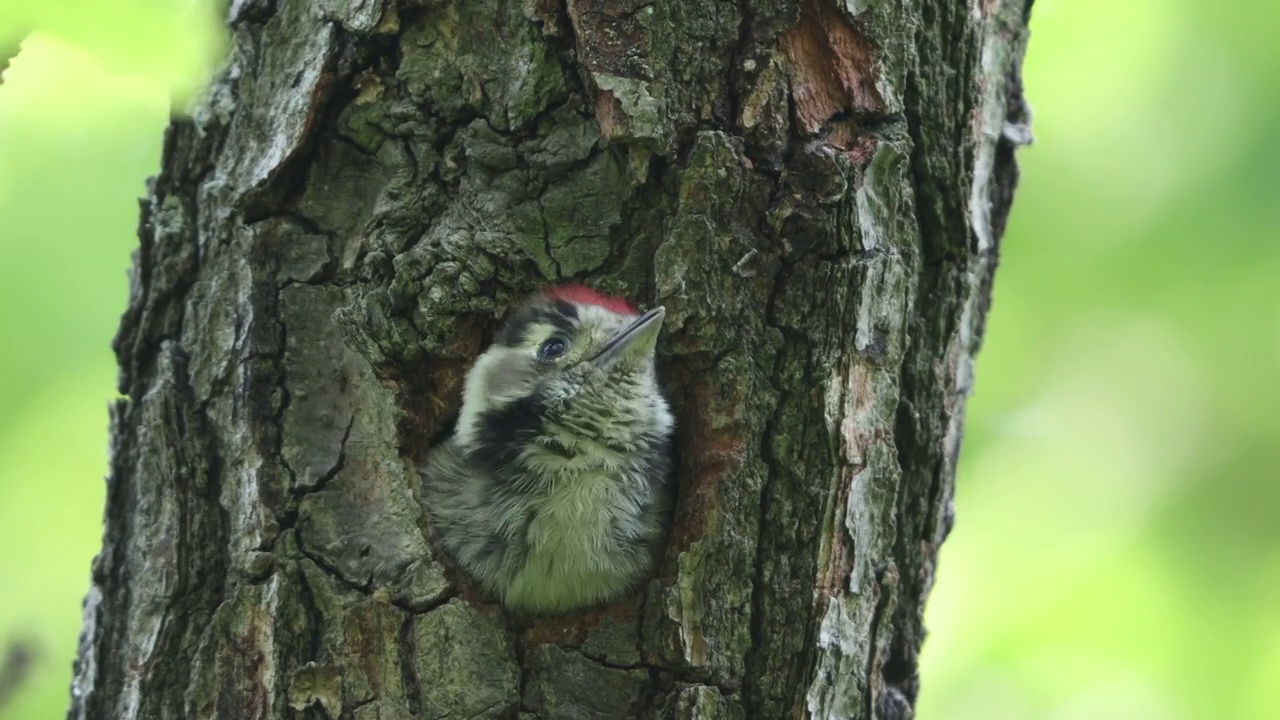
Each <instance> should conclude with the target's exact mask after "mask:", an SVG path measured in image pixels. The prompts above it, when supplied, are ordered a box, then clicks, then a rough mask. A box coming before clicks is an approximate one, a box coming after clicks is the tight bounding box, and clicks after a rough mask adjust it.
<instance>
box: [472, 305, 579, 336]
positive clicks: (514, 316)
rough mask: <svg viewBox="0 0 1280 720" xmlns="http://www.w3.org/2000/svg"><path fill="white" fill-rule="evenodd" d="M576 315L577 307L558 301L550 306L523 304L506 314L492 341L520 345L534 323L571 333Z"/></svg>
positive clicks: (567, 333) (566, 333)
mask: <svg viewBox="0 0 1280 720" xmlns="http://www.w3.org/2000/svg"><path fill="white" fill-rule="evenodd" d="M577 317H578V311H577V308H575V307H574V306H572V305H570V304H569V303H564V302H560V303H556V305H554V306H551V307H548V306H546V305H525V306H522V307H519V308H516V309H515V310H512V311H511V312H510V313H509V314H508V315H507V318H506V319H505V320H503V322H502V325H501V326H500V327H499V328H498V332H497V333H495V334H494V336H493V341H494V342H495V343H497V344H499V345H506V346H508V347H516V346H518V345H522V344H524V343H525V342H527V341H528V340H529V332H530V330H531V329H532V328H533V327H534V326H536V325H550V326H552V327H554V328H555V329H556V330H557V331H558V332H561V333H564V334H565V335H571V334H572V333H573V330H574V322H573V321H574V320H576V319H577Z"/></svg>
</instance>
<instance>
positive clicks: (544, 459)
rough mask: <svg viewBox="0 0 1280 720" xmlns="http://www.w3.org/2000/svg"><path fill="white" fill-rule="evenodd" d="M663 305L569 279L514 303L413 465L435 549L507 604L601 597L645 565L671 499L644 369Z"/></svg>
mask: <svg viewBox="0 0 1280 720" xmlns="http://www.w3.org/2000/svg"><path fill="white" fill-rule="evenodd" d="M664 315H665V311H664V310H663V308H661V307H659V308H655V309H653V310H650V311H649V312H647V313H644V314H639V313H637V312H636V311H635V310H634V309H632V307H631V306H630V305H628V304H627V303H626V301H623V300H619V299H617V298H610V297H607V296H604V295H601V294H599V293H596V292H595V291H593V290H588V289H587V288H583V287H578V286H572V287H562V288H555V289H552V290H549V291H547V292H544V293H541V294H539V295H536V296H534V297H533V298H531V299H530V300H529V301H527V302H526V303H525V304H524V305H522V306H520V307H519V308H517V309H516V310H514V311H513V312H512V313H511V314H510V315H509V316H508V318H507V319H506V320H505V322H504V323H503V324H502V326H501V328H500V329H499V331H498V333H497V335H496V336H495V338H494V342H493V345H492V346H490V347H489V348H488V349H487V350H485V352H484V353H483V354H481V355H480V357H479V358H478V359H477V360H476V362H475V364H474V366H472V368H471V370H470V372H469V373H468V374H467V381H466V387H465V389H464V391H463V398H462V412H461V414H460V416H459V418H458V424H457V427H456V429H455V430H454V433H453V436H452V437H450V438H449V439H448V440H447V441H445V442H444V443H442V444H440V445H439V446H437V447H435V448H433V449H432V450H431V452H430V454H429V455H428V457H427V460H426V464H425V466H424V468H423V471H422V472H423V479H424V485H425V488H426V492H425V499H426V503H427V512H428V515H429V517H430V519H431V523H432V527H433V529H434V531H435V533H436V534H437V537H438V538H439V539H440V541H441V543H442V544H443V546H444V548H445V550H446V551H447V552H448V553H449V554H450V555H451V556H452V558H453V560H454V561H455V562H456V563H457V564H458V565H459V566H461V567H462V568H463V569H464V570H466V571H467V573H468V574H470V575H471V576H472V577H474V578H475V579H476V580H478V581H479V582H480V584H481V585H482V586H483V587H484V588H485V589H487V590H488V591H489V592H491V593H493V594H495V595H497V596H498V597H499V598H500V599H501V600H502V602H503V604H504V605H506V606H507V607H509V608H512V609H515V610H522V611H528V612H535V613H550V612H563V611H568V610H573V609H576V608H583V607H587V606H591V605H596V604H599V603H603V602H605V601H608V600H611V599H613V598H615V597H617V596H619V595H622V594H625V593H627V592H628V591H630V590H632V589H633V588H635V586H636V585H637V584H638V582H639V581H640V580H641V579H642V578H643V577H644V576H645V575H646V574H647V573H648V572H649V570H650V568H651V567H652V565H653V562H654V559H655V557H656V555H657V552H658V550H659V548H660V545H661V543H662V541H663V538H664V536H665V534H666V526H667V524H668V518H669V514H670V508H671V499H672V484H671V480H670V470H671V459H670V448H671V435H672V431H673V429H674V419H673V418H672V415H671V410H670V406H669V405H668V403H667V400H666V397H665V396H664V395H663V393H662V390H661V389H660V387H659V385H658V381H657V375H656V372H655V369H654V348H655V345H656V342H657V338H658V332H659V330H660V329H661V327H662V320H663V317H664Z"/></svg>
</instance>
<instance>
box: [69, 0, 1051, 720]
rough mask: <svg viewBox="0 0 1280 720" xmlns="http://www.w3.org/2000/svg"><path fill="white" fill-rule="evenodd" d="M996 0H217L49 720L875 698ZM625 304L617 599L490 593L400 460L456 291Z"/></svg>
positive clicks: (476, 317) (910, 641)
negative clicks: (590, 297) (649, 430)
mask: <svg viewBox="0 0 1280 720" xmlns="http://www.w3.org/2000/svg"><path fill="white" fill-rule="evenodd" d="M1029 5H1030V2H1029V1H1028V0H972V1H971V2H966V3H958V2H948V1H947V0H875V1H871V0H868V1H866V2H859V1H856V0H845V1H844V2H838V0H799V1H798V2H796V1H794V0H738V2H726V1H725V0H668V1H666V2H658V3H646V2H641V1H640V0H567V3H560V2H557V1H556V0H466V1H465V2H464V1H463V0H399V2H398V3H397V2H396V0H275V2H272V1H271V0H234V1H233V2H232V3H231V8H230V11H229V14H230V18H229V22H230V25H231V28H232V42H231V48H230V54H229V57H228V59H227V61H226V64H225V66H224V67H223V68H222V69H221V70H220V72H219V73H218V75H217V77H216V79H215V81H214V82H213V84H212V87H211V89H210V91H209V93H208V96H207V98H206V99H205V100H204V101H203V102H202V103H201V104H200V105H199V106H198V107H197V108H196V109H195V111H194V114H193V116H192V117H190V118H188V119H179V120H175V121H174V122H173V124H172V126H171V127H170V128H169V131H168V134H167V136H166V138H165V152H164V161H163V168H162V170H161V173H160V175H159V176H158V177H157V178H156V179H155V180H154V183H153V185H152V186H151V188H150V191H149V196H148V198H147V199H146V200H145V201H144V202H143V213H142V215H143V217H142V226H141V230H140V233H139V235H140V239H141V247H140V249H139V251H138V254H137V258H136V267H135V270H134V273H133V276H132V291H131V297H130V301H129V307H128V309H127V311H126V312H125V314H124V317H123V320H122V323H121V328H120V332H119V335H118V337H117V339H116V344H115V349H116V352H117V354H118V356H119V361H120V368H121V371H120V392H121V393H122V395H123V396H124V397H123V398H122V399H120V400H119V401H118V402H117V403H116V404H115V406H114V408H113V412H112V458H111V470H110V477H109V480H108V484H109V489H108V496H107V507H106V516H105V517H106V530H105V536H104V541H103V549H102V552H101V553H100V554H99V556H98V557H97V559H96V560H95V562H94V566H93V580H92V586H91V589H90V591H89V594H88V598H87V600H86V603H85V612H84V630H83V634H82V637H81V640H80V651H79V659H78V661H77V663H76V672H75V679H74V682H73V688H72V690H73V698H74V702H73V707H72V710H71V717H72V718H85V719H90V718H91V719H94V720H97V719H105V718H113V719H116V720H128V719H131V718H148V719H150V718H184V719H185V718H192V719H194V718H236V719H238V720H251V719H253V718H285V717H295V716H296V717H308V718H325V717H328V718H356V719H358V720H373V719H376V718H381V719H383V720H390V719H403V718H418V719H420V720H427V719H429V718H445V717H448V718H525V719H528V718H542V719H544V720H553V719H558V718H610V719H612V718H687V719H690V720H692V719H694V718H698V719H702V720H727V719H729V718H733V719H747V718H751V719H759V720H779V719H780V718H801V717H813V718H867V719H870V718H905V717H910V716H911V715H912V714H913V710H912V706H913V703H914V700H915V697H916V691H917V685H918V681H917V675H916V656H917V652H918V650H919V647H920V643H921V640H922V638H923V634H924V631H923V628H922V624H921V611H922V605H923V603H924V600H925V598H926V595H927V593H928V590H929V586H930V582H931V579H932V576H933V567H934V562H935V559H936V556H937V551H938V547H939V545H940V543H941V542H942V540H943V538H944V537H945V535H946V534H947V531H948V529H949V527H950V525H951V517H952V513H951V509H950V508H951V492H952V481H953V476H954V470H955V458H956V453H957V451H958V448H959V443H960V434H961V424H962V411H963V405H964V399H965V396H966V393H967V392H968V389H969V387H970V383H971V380H972V365H973V356H974V353H975V352H976V350H977V348H978V344H979V341H980V339H981V336H982V328H983V317H984V315H985V313H986V309H987V304H988V298H989V293H990V287H991V278H992V272H993V270H994V267H995V261H996V250H997V244H998V239H999V237H1000V235H1001V234H1002V232H1003V228H1004V221H1005V217H1006V215H1007V213H1008V210H1009V204H1010V202H1011V199H1012V191H1013V187H1014V184H1015V181H1016V175H1017V171H1016V166H1015V164H1014V158H1013V151H1014V146H1015V145H1017V144H1019V143H1021V142H1025V140H1026V137H1027V129H1026V124H1025V123H1026V118H1025V117H1024V116H1025V108H1024V106H1023V103H1022V97H1021V86H1020V79H1019V65H1020V63H1021V57H1022V52H1023V47H1024V44H1025V40H1026V15H1027V13H1028V11H1029ZM565 280H573V281H577V282H587V283H589V284H592V285H594V286H597V287H601V288H603V289H605V290H608V291H613V292H616V293H620V294H624V295H626V296H628V297H631V298H633V299H636V300H638V301H640V302H641V304H644V305H646V306H650V305H655V304H661V305H664V306H666V308H667V311H668V312H667V321H666V323H665V327H664V330H663V337H662V339H661V341H660V365H659V366H660V372H661V374H662V376H663V378H664V381H665V383H666V384H667V386H668V387H669V388H670V389H671V391H672V396H673V398H674V401H675V406H676V412H677V417H678V422H679V434H678V453H679V458H678V463H677V464H678V480H679V488H680V500H679V507H678V510H677V514H676V518H675V520H674V528H673V533H672V538H671V541H670V543H669V547H668V549H667V552H666V554H665V558H664V561H663V563H662V565H661V567H660V569H659V571H658V572H657V574H656V576H655V577H654V578H653V579H652V580H651V581H650V582H649V583H648V584H647V586H646V587H645V588H644V589H643V591H641V592H639V593H637V594H636V596H634V597H631V598H627V599H625V600H623V601H619V602H617V603H615V604H613V605H612V606H610V607H608V608H603V609H599V610H595V611H591V612H586V613H577V614H573V615H568V616H563V617H551V618H529V617H521V616H516V615H513V614H510V613H506V612H503V611H502V610H501V609H500V608H498V607H495V606H494V605H493V604H492V602H490V601H489V600H488V599H486V598H484V597H481V596H479V595H478V594H477V593H476V592H475V591H474V590H473V588H472V587H471V585H470V584H469V583H468V581H467V580H466V579H465V578H464V577H459V576H458V575H457V574H456V573H455V572H454V571H453V570H451V569H450V568H449V567H448V566H447V564H446V563H445V562H444V561H443V558H442V556H441V555H440V554H439V553H438V552H437V551H436V550H435V549H434V548H433V547H432V546H431V543H430V541H429V540H428V537H429V535H428V533H427V528H426V526H425V520H424V514H423V510H422V507H421V504H420V501H419V498H420V492H419V491H420V483H421V480H420V478H419V476H418V474H417V472H416V469H415V464H416V461H418V460H419V459H421V458H422V457H423V454H424V451H425V450H426V449H427V448H428V447H429V446H430V444H431V443H432V442H433V441H434V440H435V439H437V438H438V437H439V435H440V433H441V432H442V431H443V430H445V429H447V426H448V423H449V421H450V418H451V417H452V416H453V414H454V413H456V411H457V408H458V405H459V402H460V390H461V382H462V379H463V374H464V372H465V370H466V368H467V366H468V362H469V361H470V360H471V359H472V358H474V357H475V356H476V355H477V354H478V353H479V352H480V351H481V350H482V349H483V348H484V346H485V344H486V343H487V341H488V338H489V334H490V332H491V330H492V328H493V318H494V315H495V314H496V313H499V312H501V310H502V309H504V308H505V307H507V306H509V304H510V303H512V302H513V301H515V300H517V299H519V298H520V297H521V296H523V295H524V294H525V293H528V292H530V291H533V290H535V289H537V288H539V287H542V286H545V285H547V284H551V283H557V282H562V281H565Z"/></svg>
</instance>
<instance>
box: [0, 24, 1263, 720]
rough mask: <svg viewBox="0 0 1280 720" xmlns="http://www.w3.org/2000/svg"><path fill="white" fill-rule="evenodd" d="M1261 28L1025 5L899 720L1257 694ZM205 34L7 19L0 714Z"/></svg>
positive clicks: (76, 578)
mask: <svg viewBox="0 0 1280 720" xmlns="http://www.w3.org/2000/svg"><path fill="white" fill-rule="evenodd" d="M193 8H194V10H193ZM1277 20H1280V5H1277V4H1276V3H1274V2H1267V1H1264V0H1253V1H1252V2H1244V3H1226V4H1223V3H1213V2H1210V1H1209V0H1134V1H1132V2H1126V3H1113V2H1108V1H1107V0H1070V2H1068V0H1039V2H1037V3H1036V5H1035V9H1034V17H1033V20H1032V28H1033V38H1032V41H1031V46H1030V51H1029V55H1028V58H1027V63H1026V84H1027V92H1028V96H1029V98H1030V100H1031V103H1032V105H1033V107H1034V109H1035V111H1036V119H1035V126H1034V127H1035V134H1036V145H1034V146H1033V147H1031V148H1029V149H1027V150H1025V151H1024V152H1023V154H1022V155H1021V159H1022V165H1023V180H1022V186H1021V189H1020V191H1019V194H1018V200H1017V202H1016V203H1015V207H1014V212H1013V217H1012V220H1011V225H1010V228H1009V232H1008V235H1007V237H1006V242H1005V246H1004V253H1003V256H1002V262H1001V268H1000V272H999V274H998V278H997V282H996V290H995V304H994V309H993V311H992V314H991V317H990V322H989V324H988V330H987V345H986V348H985V350H984V351H983V354H982V357H981V360H980V362H979V365H978V385H977V392H976V395H975V397H974V398H973V400H972V402H971V405H970V412H969V422H968V433H967V439H966V445H965V449H964V453H963V455H962V463H961V465H962V466H961V471H960V478H959V489H958V494H957V502H956V504H957V513H958V524H957V527H956V531H955V532H954V533H953V535H952V537H951V539H950V540H949V541H948V543H947V545H946V546H945V547H944V549H943V552H942V561H941V567H940V571H939V577H938V584H937V585H936V587H935V590H934V595H933V599H932V601H931V604H930V609H929V621H930V622H929V625H930V628H931V631H932V634H931V636H930V640H929V643H928V645H927V647H926V650H925V652H924V654H923V657H922V663H923V667H922V677H923V688H924V689H923V693H922V696H921V699H920V717H922V718H926V719H927V718H946V719H947V720H969V719H974V720H977V719H979V718H981V719H983V720H986V719H988V718H999V719H1000V720H1020V719H1023V718H1026V719H1031V718H1054V719H1055V720H1065V719H1068V718H1070V719H1076V718H1079V719H1081V720H1085V719H1087V720H1095V719H1097V718H1102V719H1104V720H1106V719H1109V718H1117V719H1118V718H1125V719H1128V718H1142V719H1144V720H1148V719H1150V720H1166V719H1167V720H1191V719H1199V718H1205V719H1206V720H1207V719H1209V718H1214V719H1216V718H1241V719H1244V720H1254V719H1257V720H1263V719H1264V718H1270V717H1273V716H1274V714H1275V712H1276V710H1277V707H1280V691H1277V689H1276V687H1277V685H1276V678H1280V651H1278V650H1277V648H1280V612H1277V610H1276V608H1277V607H1280V544H1277V543H1276V537H1277V519H1276V518H1277V516H1276V510H1275V508H1276V507H1277V506H1280V482H1277V478H1276V471H1275V468H1277V467H1280V443H1277V442H1276V438H1277V437H1280V415H1278V414H1277V413H1276V412H1275V410H1274V408H1275V407H1276V402H1277V400H1280V392H1278V391H1280V372H1278V371H1280V306H1278V305H1277V301H1276V292H1275V288H1276V287H1277V278H1278V277H1280V244H1277V237H1276V235H1277V228H1280V206H1278V205H1277V204H1276V203H1275V198H1274V195H1275V192H1276V190H1275V189H1276V188H1277V187H1280V153H1278V152H1277V149H1278V148H1280V144H1278V143H1277V142H1276V141H1275V139H1274V138H1273V135H1272V128H1273V127H1274V126H1275V125H1276V124H1277V122H1280V65H1277V64H1276V63H1275V62H1274V61H1273V56H1274V47H1273V46H1274V40H1273V37H1272V36H1273V34H1274V28H1275V27H1276V25H1277ZM215 28H216V18H215V17H214V16H213V13H212V12H211V5H210V4H209V3H203V4H202V3H191V2H186V1H184V0H165V1H160V0H148V1H147V2H142V1H141V0H93V1H92V2H90V0H80V1H79V2H74V1H72V0H60V1H58V2H50V1H49V0H17V1H16V2H15V1H14V0H6V1H5V2H4V3H3V6H2V7H0V50H2V49H3V48H5V47H7V46H11V45H12V43H13V42H14V41H15V40H16V39H18V38H21V37H23V36H27V33H28V32H29V31H31V30H32V29H35V30H36V32H35V34H32V35H30V36H27V40H26V42H25V44H24V46H23V50H22V53H21V54H20V55H19V56H18V57H16V58H15V59H14V60H13V62H12V64H11V66H10V68H9V69H8V70H7V71H6V72H5V82H4V84H3V85H2V86H0V307H3V308H5V311H6V312H5V320H4V322H3V325H2V327H3V329H4V336H3V337H4V343H3V350H0V408H3V410H4V412H3V413H2V414H0V547H3V548H4V550H3V551H0V643H5V642H7V641H8V640H12V639H30V640H32V641H34V643H35V644H36V646H37V648H38V650H39V655H38V657H37V665H36V667H35V671H34V673H33V675H32V676H31V679H30V680H29V682H28V684H27V685H26V686H25V687H24V689H23V690H22V691H21V692H20V694H19V695H18V697H17V698H15V700H14V702H13V704H12V705H10V706H9V707H8V708H6V709H5V710H4V711H0V718H3V720H19V719H21V720H28V719H37V720H38V719H42V718H56V717H61V716H62V714H63V712H64V710H65V707H66V704H67V692H68V688H67V683H68V679H69V673H70V665H71V658H72V656H73V653H74V648H75V639H76V633H77V631H78V628H79V623H80V614H79V604H80V600H81V598H82V596H83V594H84V592H85V588H86V581H87V577H88V572H89V561H90V558H91V557H92V555H93V553H94V552H95V551H96V549H97V546H98V543H99V541H100V516H101V511H102V501H103V491H104V486H103V483H102V481H101V477H102V475H103V474H104V472H105V468H106V463H105V461H106V453H105V450H106V424H107V417H106V412H105V408H106V405H107V402H108V401H109V400H110V399H111V397H112V396H113V377H114V369H113V358H112V356H111V353H110V350H109V347H108V345H109V341H110V338H111V336H112V334H113V333H114V331H115V326H116V323H117V321H118V318H119V314H120V312H121V310H122V309H123V307H124V302H125V297H126V294H127V280H126V276H125V272H124V271H125V268H126V267H127V266H128V264H129V252H130V251H131V249H132V248H133V247H134V245H135V244H136V238H135V235H134V226H135V225H136V222H137V205H136V198H137V197H138V196H140V195H141V194H142V193H143V189H144V186H143V180H144V178H145V177H146V176H147V175H149V174H151V173H154V172H155V170H156V168H157V167H158V163H159V149H160V141H161V136H162V131H163V128H164V125H165V123H166V118H167V113H168V110H169V107H170V101H169V100H168V97H169V96H170V93H173V94H174V96H176V97H178V98H179V99H180V101H181V98H183V97H184V96H185V94H187V93H189V92H190V90H191V89H192V88H194V87H197V86H198V85H199V83H200V81H201V80H202V79H203V77H205V74H206V73H207V72H208V68H209V61H210V59H211V58H213V57H215V56H216V53H217V50H218V48H219V46H220V40H219V38H218V34H217V32H216V30H215ZM535 85H536V84H535ZM530 87H534V86H532V85H531V86H530ZM537 87H541V86H537ZM531 92H532V91H531ZM520 97H521V98H523V97H525V96H524V95H520ZM0 654H3V653H2V651H0Z"/></svg>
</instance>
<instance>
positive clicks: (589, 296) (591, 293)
mask: <svg viewBox="0 0 1280 720" xmlns="http://www.w3.org/2000/svg"><path fill="white" fill-rule="evenodd" d="M547 295H550V296H551V297H553V298H555V299H557V300H564V301H565V302H571V303H574V304H577V305H595V306H596V307H601V308H604V309H605V310H608V311H610V312H615V313H618V314H619V315H639V314H640V313H638V312H636V309H635V308H634V307H632V306H631V303H629V302H627V301H626V300H624V299H622V298H620V297H613V296H612V295H605V294H604V293H602V292H597V291H595V290H592V289H591V288H589V287H583V286H582V285H562V286H560V287H556V288H551V289H550V290H548V291H547Z"/></svg>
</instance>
